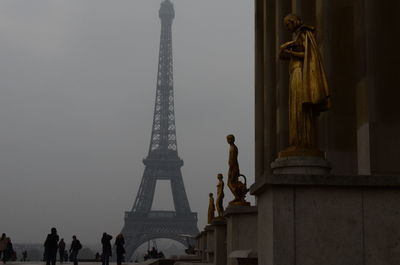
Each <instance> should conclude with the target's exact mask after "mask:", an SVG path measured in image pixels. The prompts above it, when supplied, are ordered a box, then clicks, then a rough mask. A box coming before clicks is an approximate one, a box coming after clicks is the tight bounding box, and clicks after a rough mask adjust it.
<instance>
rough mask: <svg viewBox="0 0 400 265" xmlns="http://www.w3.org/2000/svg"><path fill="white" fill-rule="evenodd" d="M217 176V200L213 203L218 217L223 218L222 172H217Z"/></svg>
mask: <svg viewBox="0 0 400 265" xmlns="http://www.w3.org/2000/svg"><path fill="white" fill-rule="evenodd" d="M217 178H218V184H217V202H216V204H215V206H216V208H217V213H218V218H219V219H222V218H224V197H225V194H224V186H225V184H224V181H223V180H222V179H223V176H222V174H221V173H220V174H218V176H217Z"/></svg>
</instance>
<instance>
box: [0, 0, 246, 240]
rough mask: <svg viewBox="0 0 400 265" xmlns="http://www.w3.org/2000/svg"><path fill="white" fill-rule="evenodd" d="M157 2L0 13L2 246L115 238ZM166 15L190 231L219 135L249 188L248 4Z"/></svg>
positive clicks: (54, 4)
mask: <svg viewBox="0 0 400 265" xmlns="http://www.w3.org/2000/svg"><path fill="white" fill-rule="evenodd" d="M160 2H161V1H156V0H129V1H128V0H117V1H110V0H85V1H82V0H35V1H29V0H25V1H23V0H3V1H1V2H0V204H1V208H0V232H5V233H7V235H9V236H10V237H11V238H12V240H13V241H14V242H17V243H18V242H19V243H22V242H31V243H33V242H43V241H44V239H45V237H46V234H47V233H48V232H49V230H50V228H51V227H52V226H55V227H56V228H57V229H58V231H59V234H60V235H61V236H62V237H64V238H66V239H67V240H66V241H67V242H69V241H70V238H71V236H72V235H73V234H76V235H77V236H78V238H79V239H80V240H81V242H82V243H83V244H85V243H88V244H89V243H90V244H93V243H96V242H98V241H99V240H100V237H101V234H102V233H103V232H108V233H111V234H116V233H118V232H119V231H120V230H121V229H122V226H123V217H124V212H125V211H129V210H130V209H131V208H132V205H133V202H134V199H135V196H136V193H137V191H138V188H139V184H140V181H141V178H142V174H143V170H144V165H143V163H142V159H143V158H144V157H145V156H146V155H147V152H148V148H149V142H150V133H151V125H152V119H153V108H154V98H155V90H156V76H157V63H158V49H159V37H160V20H159V18H158V9H159V6H160ZM172 2H173V3H174V7H175V19H174V22H173V52H174V89H175V90H174V91H175V114H176V126H177V141H178V152H179V156H180V157H181V158H182V159H183V160H184V166H183V168H182V173H183V179H184V183H185V187H186V191H187V194H188V197H189V202H190V205H191V209H192V211H195V212H198V214H199V228H200V229H201V228H202V227H204V225H205V223H206V210H207V207H208V193H209V192H215V190H216V183H217V181H216V175H217V173H223V174H224V176H225V177H226V173H227V169H228V165H227V159H228V144H227V143H226V140H225V137H226V135H227V134H230V133H233V134H234V135H235V136H236V143H237V146H238V148H239V163H240V167H241V171H242V173H243V174H245V175H246V176H248V178H249V182H250V183H252V182H253V180H254V118H253V112H254V111H253V109H254V103H253V102H254V92H253V87H254V85H253V83H254V81H253V79H254V78H253V76H254V66H253V64H254V58H253V57H254V55H253V54H254V51H253V50H254V49H253V46H254V41H253V38H254V22H253V20H254V14H253V13H254V10H253V2H252V1H243V0H196V1H194V0H172ZM170 192H171V191H170V188H169V184H168V183H164V182H161V183H160V185H158V186H157V195H156V197H155V201H154V205H153V208H154V209H171V208H172V207H173V206H172V196H171V194H170ZM226 194H228V195H229V191H228V190H226ZM230 198H231V196H227V198H226V200H225V204H226V203H227V201H228V200H229V199H230Z"/></svg>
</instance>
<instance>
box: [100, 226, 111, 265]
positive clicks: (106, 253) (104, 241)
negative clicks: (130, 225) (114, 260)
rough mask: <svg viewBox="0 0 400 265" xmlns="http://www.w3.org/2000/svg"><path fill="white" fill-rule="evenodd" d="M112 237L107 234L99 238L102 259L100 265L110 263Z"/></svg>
mask: <svg viewBox="0 0 400 265" xmlns="http://www.w3.org/2000/svg"><path fill="white" fill-rule="evenodd" d="M112 238H113V237H112V236H111V235H109V234H107V233H105V232H104V233H103V237H102V238H101V245H102V246H103V255H102V257H103V259H102V264H103V265H109V262H110V257H111V255H112V251H111V239H112Z"/></svg>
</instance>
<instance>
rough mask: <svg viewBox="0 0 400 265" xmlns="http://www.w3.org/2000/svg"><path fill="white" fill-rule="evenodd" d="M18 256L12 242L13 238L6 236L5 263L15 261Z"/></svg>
mask: <svg viewBox="0 0 400 265" xmlns="http://www.w3.org/2000/svg"><path fill="white" fill-rule="evenodd" d="M14 259H15V260H16V259H17V258H16V253H15V251H14V248H13V244H12V242H11V239H10V238H9V237H6V249H5V250H4V253H3V263H4V264H5V263H6V262H7V261H9V260H11V261H15V260H14Z"/></svg>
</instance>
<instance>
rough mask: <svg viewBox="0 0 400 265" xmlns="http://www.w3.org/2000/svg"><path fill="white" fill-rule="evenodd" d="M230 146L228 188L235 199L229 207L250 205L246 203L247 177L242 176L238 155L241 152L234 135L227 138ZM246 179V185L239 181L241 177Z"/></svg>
mask: <svg viewBox="0 0 400 265" xmlns="http://www.w3.org/2000/svg"><path fill="white" fill-rule="evenodd" d="M226 140H227V142H228V144H229V146H230V147H229V160H228V164H229V170H228V188H229V189H230V190H231V192H232V194H233V196H234V197H235V198H234V199H233V201H231V202H229V205H246V206H248V205H250V203H249V202H246V200H245V197H246V194H247V192H248V191H249V189H247V185H246V177H245V176H244V175H242V174H240V170H239V162H238V155H239V151H238V148H237V146H236V145H235V136H233V135H232V134H230V135H228V136H227V137H226ZM240 176H241V177H243V178H244V183H243V182H241V181H240V180H239V177H240Z"/></svg>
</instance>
